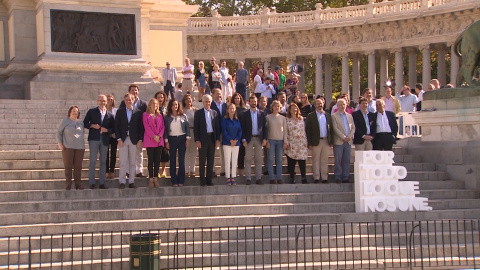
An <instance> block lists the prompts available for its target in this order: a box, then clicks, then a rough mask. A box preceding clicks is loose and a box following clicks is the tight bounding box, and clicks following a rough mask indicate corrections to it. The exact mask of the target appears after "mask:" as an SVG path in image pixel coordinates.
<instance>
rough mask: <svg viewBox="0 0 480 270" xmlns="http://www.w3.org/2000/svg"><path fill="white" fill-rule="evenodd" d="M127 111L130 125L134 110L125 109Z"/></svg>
mask: <svg viewBox="0 0 480 270" xmlns="http://www.w3.org/2000/svg"><path fill="white" fill-rule="evenodd" d="M125 111H127V120H128V123H130V120H131V119H132V113H133V108H132V109H128V108H125Z"/></svg>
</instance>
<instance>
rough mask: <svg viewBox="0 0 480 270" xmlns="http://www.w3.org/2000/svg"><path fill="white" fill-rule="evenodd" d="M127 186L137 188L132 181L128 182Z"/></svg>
mask: <svg viewBox="0 0 480 270" xmlns="http://www.w3.org/2000/svg"><path fill="white" fill-rule="evenodd" d="M128 188H137V187H136V186H135V184H134V183H132V184H128Z"/></svg>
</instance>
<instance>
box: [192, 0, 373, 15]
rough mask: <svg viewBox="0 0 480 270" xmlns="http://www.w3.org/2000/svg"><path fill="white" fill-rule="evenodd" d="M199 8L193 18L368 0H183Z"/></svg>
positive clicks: (332, 5) (332, 6)
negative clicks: (214, 11) (213, 13)
mask: <svg viewBox="0 0 480 270" xmlns="http://www.w3.org/2000/svg"><path fill="white" fill-rule="evenodd" d="M183 1H184V2H185V3H187V4H190V5H199V6H200V8H199V10H198V12H197V13H196V14H195V15H194V17H211V16H212V10H216V11H218V13H219V14H220V15H222V16H235V15H238V16H244V15H255V14H259V13H260V11H261V9H262V8H263V7H268V8H270V9H275V10H276V11H277V12H279V13H284V12H298V11H308V10H314V9H315V5H316V4H317V3H321V4H322V5H323V6H324V7H327V6H329V7H331V8H339V7H345V6H354V5H363V4H367V3H368V0H320V1H316V0H214V1H211V0H183Z"/></svg>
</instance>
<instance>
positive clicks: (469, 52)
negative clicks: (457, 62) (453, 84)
mask: <svg viewBox="0 0 480 270" xmlns="http://www.w3.org/2000/svg"><path fill="white" fill-rule="evenodd" d="M454 46H455V53H456V54H457V55H458V56H460V57H462V65H461V67H460V70H459V72H458V77H457V86H461V85H464V84H466V86H470V87H473V86H478V85H480V83H479V78H478V72H477V69H478V68H480V62H479V60H480V21H476V22H475V23H473V24H472V25H470V26H469V27H468V28H467V29H466V30H465V31H463V33H462V34H460V35H459V36H458V38H457V40H456V41H455V44H454ZM475 76H476V78H475V79H474V77H475Z"/></svg>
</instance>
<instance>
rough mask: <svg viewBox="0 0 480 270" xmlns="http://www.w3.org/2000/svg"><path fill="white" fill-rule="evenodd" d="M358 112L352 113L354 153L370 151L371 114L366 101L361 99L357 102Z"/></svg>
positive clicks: (371, 147)
mask: <svg viewBox="0 0 480 270" xmlns="http://www.w3.org/2000/svg"><path fill="white" fill-rule="evenodd" d="M359 107H360V110H358V111H355V112H353V113H352V117H353V123H354V124H355V134H354V135H353V144H354V145H355V151H368V150H372V149H373V146H372V139H373V136H372V135H371V134H372V123H373V121H372V120H371V118H372V115H373V113H370V112H368V100H367V99H366V98H364V97H361V98H360V100H359Z"/></svg>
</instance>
